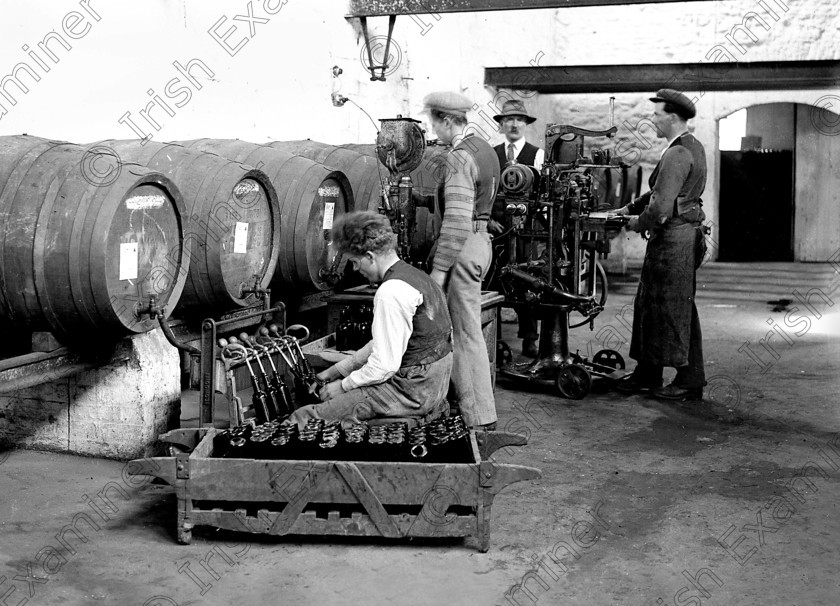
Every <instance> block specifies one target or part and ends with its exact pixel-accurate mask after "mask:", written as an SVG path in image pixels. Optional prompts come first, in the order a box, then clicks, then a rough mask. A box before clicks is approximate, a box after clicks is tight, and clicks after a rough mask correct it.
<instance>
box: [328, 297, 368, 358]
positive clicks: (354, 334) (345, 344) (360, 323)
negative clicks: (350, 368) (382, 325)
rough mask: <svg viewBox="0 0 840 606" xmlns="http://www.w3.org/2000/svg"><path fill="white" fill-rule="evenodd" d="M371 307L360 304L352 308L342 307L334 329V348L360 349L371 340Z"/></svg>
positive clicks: (345, 349)
mask: <svg viewBox="0 0 840 606" xmlns="http://www.w3.org/2000/svg"><path fill="white" fill-rule="evenodd" d="M372 323H373V307H372V306H370V305H362V306H360V307H357V308H355V309H353V308H352V307H350V306H349V305H347V306H345V307H342V308H341V311H340V312H339V316H338V326H336V329H335V348H336V349H337V350H339V351H347V350H350V349H353V350H355V349H361V348H362V347H364V346H365V345H366V344H367V342H368V341H370V340H371V338H372V335H371V324H372Z"/></svg>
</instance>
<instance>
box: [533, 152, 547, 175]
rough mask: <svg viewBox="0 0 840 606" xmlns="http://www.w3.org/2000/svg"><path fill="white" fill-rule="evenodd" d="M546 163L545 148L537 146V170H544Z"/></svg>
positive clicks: (535, 159) (535, 162)
mask: <svg viewBox="0 0 840 606" xmlns="http://www.w3.org/2000/svg"><path fill="white" fill-rule="evenodd" d="M544 163H545V150H544V149H542V148H539V147H538V148H537V156H536V157H535V158H534V168H536V169H537V170H542V167H543V164H544Z"/></svg>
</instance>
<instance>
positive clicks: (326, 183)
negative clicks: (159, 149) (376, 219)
mask: <svg viewBox="0 0 840 606" xmlns="http://www.w3.org/2000/svg"><path fill="white" fill-rule="evenodd" d="M182 143H183V145H185V146H186V147H189V148H191V149H195V150H200V151H203V152H210V153H213V154H217V155H219V156H222V157H223V158H228V159H230V160H235V161H237V162H242V163H245V164H248V165H251V166H255V167H257V168H258V169H260V170H262V171H263V172H264V173H265V174H266V175H268V178H269V180H270V181H271V184H272V185H273V186H274V189H275V190H276V192H277V200H278V206H279V209H280V256H279V259H278V263H277V271H275V272H274V278H273V279H272V281H271V288H272V297H274V298H275V299H276V298H279V299H284V298H287V297H289V296H290V295H299V294H301V293H303V292H309V293H311V292H313V291H323V290H328V289H330V288H332V286H333V281H332V280H331V279H329V277H328V276H327V275H326V274H325V272H326V270H328V269H330V267H331V265H332V263H333V260H334V258H335V254H334V253H333V251H332V247H331V246H330V238H329V230H330V228H331V227H332V222H333V219H335V218H336V217H338V216H339V215H341V214H343V213H345V212H347V209H348V208H352V205H353V191H352V188H351V185H350V183H349V181H348V180H347V177H346V176H345V175H344V173H342V172H341V171H338V170H334V169H332V168H327V167H325V166H323V165H321V164H319V163H317V162H314V161H312V160H310V159H308V158H304V157H302V156H295V155H293V154H291V153H288V152H284V151H282V150H279V149H273V148H271V147H267V146H265V145H258V144H257V143H249V142H247V141H238V140H234V139H198V140H196V141H186V142H182ZM345 264H346V262H342V263H341V264H340V265H339V266H338V267H337V270H338V272H339V273H340V272H341V271H343V269H344V265H345Z"/></svg>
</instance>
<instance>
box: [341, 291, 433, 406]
mask: <svg viewBox="0 0 840 606" xmlns="http://www.w3.org/2000/svg"><path fill="white" fill-rule="evenodd" d="M422 303H423V295H422V294H421V293H420V291H419V290H417V289H416V288H414V287H413V286H410V285H409V284H408V283H407V282H403V281H402V280H386V281H385V282H383V283H382V284H380V286H379V288H378V289H377V290H376V294H375V295H374V297H373V323H372V325H371V333H372V336H373V339H372V340H371V341H370V343H368V344H367V345H365V347H364V348H362V349H361V350H359V351H358V352H357V354H360V356H361V355H364V354H363V352H364V351H365V350H368V352H367V353H368V355H367V360H366V362H365V363H364V365H363V366H361V367H360V368H358V369H356V370H353V371H352V372H351V373H349V374H348V375H347V376H346V377H345V378H344V379H342V381H341V386H342V387H343V388H344V390H345V391H349V390H351V389H356V388H358V387H363V386H365V385H376V384H377V383H383V382H385V381H387V380H388V379H390V378H391V376H392V375H393V374H394V373H395V372H397V371H398V370H399V369H400V364H401V363H402V358H403V355H405V350H406V348H407V347H408V339H409V338H410V337H411V333H412V332H413V330H414V313H415V312H416V311H417V308H418V307H419V306H420V305H421V304H422ZM352 359H353V361H355V362H358V360H357V359H356V356H355V355H354V356H353V358H352ZM348 367H349V365H348V366H344V367H340V368H339V372H341V371H342V369H343V368H348ZM342 374H344V373H343V372H342Z"/></svg>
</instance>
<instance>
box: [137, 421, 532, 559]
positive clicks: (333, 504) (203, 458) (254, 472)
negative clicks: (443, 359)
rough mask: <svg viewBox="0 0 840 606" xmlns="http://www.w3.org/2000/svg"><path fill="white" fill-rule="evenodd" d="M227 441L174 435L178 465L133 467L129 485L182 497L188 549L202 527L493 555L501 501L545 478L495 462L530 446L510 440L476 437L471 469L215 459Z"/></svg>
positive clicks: (158, 461)
mask: <svg viewBox="0 0 840 606" xmlns="http://www.w3.org/2000/svg"><path fill="white" fill-rule="evenodd" d="M219 431H220V430H217V429H212V428H200V429H178V430H175V431H171V432H169V433H167V434H164V435H163V436H161V439H162V440H163V441H164V442H167V443H169V444H171V445H173V446H174V448H173V449H172V450H173V451H174V452H175V455H174V456H171V457H155V458H150V459H137V460H135V461H132V462H131V464H130V465H129V467H128V469H129V473H130V475H151V476H156V477H158V478H161V479H162V480H164V481H166V482H167V483H169V484H170V485H172V486H174V487H175V492H176V495H177V499H178V506H177V507H178V511H177V524H178V527H177V531H178V541H179V542H180V543H183V544H188V543H190V541H191V539H192V530H193V528H194V527H196V526H211V527H215V528H224V529H228V530H234V531H244V532H251V533H257V534H271V535H286V534H293V535H356V536H382V537H389V538H402V537H466V536H473V537H475V538H476V539H477V542H478V549H479V551H482V552H485V551H487V549H488V548H489V543H490V511H491V507H492V505H493V499H494V497H495V496H496V494H498V493H499V492H500V491H501V490H502V489H504V488H505V487H506V486H509V485H510V484H513V483H515V482H521V481H524V480H532V479H536V478H539V477H540V476H541V472H540V470H539V469H536V468H533V467H525V466H521V465H510V464H498V463H495V462H494V461H491V460H487V459H488V457H489V456H490V454H492V453H493V452H494V451H495V450H497V449H499V448H501V447H503V446H508V445H522V444H525V443H526V439H525V437H524V436H521V435H517V434H508V433H504V432H488V433H484V432H482V433H480V434H478V436H476V434H475V433H474V432H472V431H470V450H471V452H470V453H465V456H464V457H463V458H464V461H463V462H457V463H415V462H392V461H339V460H326V461H325V460H273V459H244V458H242V459H234V458H213V456H212V455H213V439H214V437H215V436H216V435H217V434H218V433H219ZM180 451H191V452H180Z"/></svg>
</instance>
